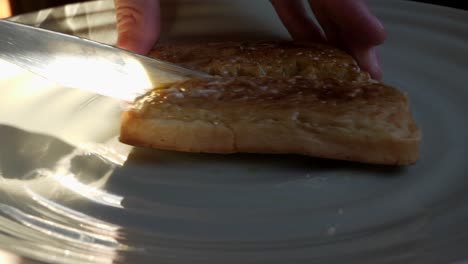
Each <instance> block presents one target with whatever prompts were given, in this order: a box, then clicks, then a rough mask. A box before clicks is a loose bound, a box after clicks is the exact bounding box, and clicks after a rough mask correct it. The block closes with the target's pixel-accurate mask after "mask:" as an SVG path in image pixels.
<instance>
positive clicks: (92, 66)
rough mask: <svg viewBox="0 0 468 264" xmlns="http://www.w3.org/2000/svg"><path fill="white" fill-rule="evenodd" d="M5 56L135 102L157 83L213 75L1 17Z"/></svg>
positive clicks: (56, 78) (0, 55)
mask: <svg viewBox="0 0 468 264" xmlns="http://www.w3.org/2000/svg"><path fill="white" fill-rule="evenodd" d="M0 59H3V60H5V61H8V62H11V63H13V64H16V65H18V66H20V67H22V68H24V69H27V70H29V71H30V72H33V73H35V74H38V75H40V76H42V77H44V78H46V79H48V80H51V81H53V82H55V83H57V84H59V85H61V86H64V87H70V88H78V89H82V90H87V91H91V92H93V93H97V94H100V95H104V96H110V97H114V98H118V99H122V100H127V101H132V100H134V99H135V98H136V97H137V96H139V95H142V94H144V93H145V92H146V91H148V90H149V89H151V88H154V87H155V86H159V85H162V84H164V83H168V82H173V81H178V80H184V79H188V78H197V77H200V78H207V77H210V75H208V74H206V73H202V72H198V71H194V70H190V69H186V68H183V67H180V66H177V65H175V64H171V63H168V62H164V61H161V60H157V59H153V58H149V57H146V56H142V55H138V54H135V53H132V52H129V51H126V50H123V49H119V48H115V47H112V46H109V45H105V44H102V43H98V42H95V41H92V40H89V39H84V38H80V37H76V36H71V35H66V34H62V33H58V32H54V31H49V30H45V29H41V28H37V27H32V26H28V25H24V24H19V23H15V22H11V21H6V20H0Z"/></svg>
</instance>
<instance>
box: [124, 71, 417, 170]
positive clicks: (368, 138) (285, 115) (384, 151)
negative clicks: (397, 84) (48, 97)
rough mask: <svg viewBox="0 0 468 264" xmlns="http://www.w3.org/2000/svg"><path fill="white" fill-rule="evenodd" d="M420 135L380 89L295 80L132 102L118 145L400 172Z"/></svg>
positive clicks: (182, 85)
mask: <svg viewBox="0 0 468 264" xmlns="http://www.w3.org/2000/svg"><path fill="white" fill-rule="evenodd" d="M419 140H420V134H419V130H418V129H417V127H416V125H415V123H414V121H413V119H412V117H411V113H410V110H409V106H408V101H407V98H406V97H405V96H404V95H403V94H402V93H401V92H399V91H398V90H396V89H395V88H392V87H389V86H385V85H383V84H380V83H375V82H368V83H361V82H356V83H345V82H342V81H338V80H323V81H318V80H311V79H306V78H302V77H295V78H289V79H276V78H271V77H265V78H254V77H238V78H225V77H221V78H215V79H203V80H188V81H182V82H178V83H174V84H172V85H169V86H167V87H163V88H159V89H155V90H153V91H151V92H149V93H148V94H146V95H145V96H143V97H141V98H139V99H138V100H137V101H136V102H135V104H134V107H133V110H131V111H129V112H127V113H126V114H125V116H124V119H123V122H122V133H121V141H122V142H124V143H128V144H132V145H139V146H147V147H153V148H160V149H172V150H179V151H190V152H211V153H235V152H255V153H285V154H286V153H296V154H305V155H311V156H317V157H324V158H332V159H343V160H352V161H358V162H367V163H377V164H391V165H407V164H411V163H414V162H415V161H416V160H417V159H418V156H419Z"/></svg>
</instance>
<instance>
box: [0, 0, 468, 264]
mask: <svg viewBox="0 0 468 264" xmlns="http://www.w3.org/2000/svg"><path fill="white" fill-rule="evenodd" d="M221 2H222V3H221ZM168 3H169V4H168ZM245 5H248V7H247V8H246V7H245ZM371 5H372V8H373V9H374V10H375V12H376V13H377V15H378V16H379V17H380V18H381V19H382V20H383V22H384V23H385V25H386V27H387V29H388V31H389V36H390V38H389V40H388V42H387V43H386V44H385V45H384V46H383V47H382V48H381V55H382V61H383V62H384V68H385V74H386V75H385V76H386V77H385V78H386V79H385V81H386V82H388V83H390V84H394V85H396V86H398V87H400V88H401V89H402V90H404V91H406V92H407V93H408V94H409V96H410V98H411V102H412V108H413V112H414V115H415V117H416V119H417V121H418V123H419V124H420V126H421V128H422V131H423V134H424V140H423V146H422V157H421V160H420V161H419V162H418V163H417V164H416V165H415V166H411V167H408V168H404V169H389V168H383V167H378V166H365V165H356V164H352V163H346V162H335V161H327V160H320V159H312V158H306V157H298V156H266V155H229V156H218V155H198V154H184V153H176V152H165V151H152V150H144V149H133V150H132V149H131V148H128V147H127V146H124V145H122V144H119V143H118V142H116V136H117V135H118V125H119V114H120V111H121V107H120V103H119V102H118V101H115V100H112V99H108V98H101V97H98V98H96V97H95V96H93V95H92V94H88V93H85V92H82V91H75V90H67V89H63V88H60V87H56V86H55V85H54V84H52V83H50V82H48V81H45V80H43V79H41V78H39V77H36V76H33V75H31V74H29V73H25V72H24V71H22V70H21V69H18V68H17V67H15V66H13V65H11V64H8V63H6V62H0V63H1V68H2V71H1V72H0V87H1V88H0V89H1V94H2V96H1V97H0V146H1V147H0V176H1V178H0V179H1V184H0V189H1V195H0V248H3V249H5V250H8V251H10V252H14V253H16V254H19V255H23V256H27V257H30V258H33V259H38V260H42V261H46V262H58V263H61V262H67V263H87V262H89V263H111V262H125V263H135V262H137V261H139V262H148V263H153V262H158V263H159V262H160V263H260V262H261V263H265V262H268V263H298V262H307V263H311V262H314V263H450V262H455V261H460V260H462V259H464V258H466V257H468V253H466V245H467V244H468V199H467V198H468V194H467V193H468V192H467V185H468V177H466V171H468V163H467V158H466V157H465V155H466V154H468V153H467V152H468V139H467V137H466V135H467V134H468V123H467V122H466V121H465V120H466V119H465V118H466V115H467V114H468V106H467V104H466V101H467V100H468V89H467V88H466V83H468V75H467V74H466V73H467V71H468V61H467V60H466V54H468V27H467V26H468V16H467V15H468V13H466V12H464V11H459V10H455V9H449V8H442V7H437V6H431V5H423V4H417V3H413V2H406V1H394V0H391V1H390V0H388V1H371ZM163 10H166V11H165V12H164V14H165V15H164V17H165V18H164V30H165V32H166V34H165V36H166V37H165V38H164V39H163V41H175V40H185V39H193V38H202V39H203V38H209V39H216V38H218V37H219V38H228V37H230V36H234V37H239V36H243V37H245V38H285V37H286V36H287V35H286V32H285V30H284V29H283V28H281V27H280V26H281V24H280V22H279V20H278V19H277V17H276V16H275V14H274V12H273V9H272V8H271V7H270V6H269V4H268V2H267V1H247V0H244V1H203V2H201V1H197V2H196V3H195V2H194V1H166V4H165V7H164V8H163ZM231 12H232V13H231ZM72 16H73V18H72ZM15 19H17V20H20V21H22V22H27V23H31V24H36V25H41V26H43V27H48V28H54V29H56V30H61V31H65V32H69V33H74V34H78V35H82V36H87V37H91V38H94V39H97V40H100V41H103V42H107V43H113V42H114V41H115V31H114V30H113V29H114V26H113V25H114V23H115V21H114V18H113V13H112V1H108V2H94V3H93V2H92V3H87V4H80V5H72V6H68V7H67V8H65V9H52V10H50V11H47V10H46V11H42V12H39V13H34V14H30V15H26V16H22V17H20V18H15ZM175 21H177V22H175ZM279 28H281V29H279ZM69 70H73V66H70V69H69ZM77 74H79V73H77Z"/></svg>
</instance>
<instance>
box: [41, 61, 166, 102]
mask: <svg viewBox="0 0 468 264" xmlns="http://www.w3.org/2000/svg"><path fill="white" fill-rule="evenodd" d="M90 61H91V63H90ZM125 68H126V72H118V71H117V70H116V69H114V68H113V64H110V63H108V61H107V60H101V59H99V58H93V57H83V56H73V55H63V56H62V57H60V58H57V59H56V60H54V61H51V62H50V63H49V64H48V65H44V68H43V69H42V71H43V72H42V75H44V76H48V77H49V79H51V80H54V81H56V82H58V83H60V84H61V85H64V86H67V87H71V88H74V87H80V89H83V90H88V91H91V92H93V93H97V94H101V95H105V96H109V97H113V98H117V99H121V100H125V101H133V100H134V99H135V97H137V96H138V95H141V94H143V93H144V92H145V91H147V90H148V89H150V88H152V87H154V85H155V83H157V80H150V79H149V77H148V75H147V74H146V72H145V69H144V68H143V67H142V66H141V64H140V63H139V62H137V61H131V60H128V61H126V66H125ZM77 69H79V70H77ZM109 80H112V83H113V85H114V87H108V85H109Z"/></svg>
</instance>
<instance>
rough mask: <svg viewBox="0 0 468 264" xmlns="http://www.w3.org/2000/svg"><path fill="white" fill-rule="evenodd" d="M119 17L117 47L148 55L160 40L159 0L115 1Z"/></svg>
mask: <svg viewBox="0 0 468 264" xmlns="http://www.w3.org/2000/svg"><path fill="white" fill-rule="evenodd" d="M114 2H115V11H116V15H117V31H118V40H117V46H118V47H119V48H122V49H126V50H130V51H133V52H136V53H139V54H146V53H148V52H149V51H150V50H151V48H152V47H153V46H154V44H155V43H156V41H157V40H158V39H159V34H160V31H161V27H160V21H159V20H160V6H159V0H114Z"/></svg>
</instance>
